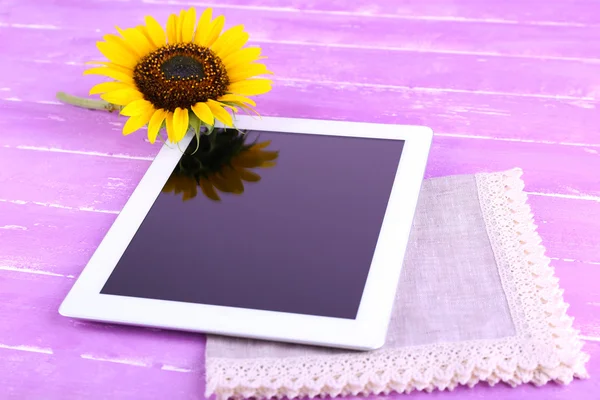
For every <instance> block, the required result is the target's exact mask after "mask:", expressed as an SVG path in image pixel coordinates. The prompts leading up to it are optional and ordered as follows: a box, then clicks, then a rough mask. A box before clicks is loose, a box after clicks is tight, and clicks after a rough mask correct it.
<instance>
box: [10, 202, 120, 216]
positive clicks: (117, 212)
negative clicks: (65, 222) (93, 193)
mask: <svg viewBox="0 0 600 400" xmlns="http://www.w3.org/2000/svg"><path fill="white" fill-rule="evenodd" d="M0 203H9V204H17V205H27V204H34V205H36V206H42V207H48V208H60V209H63V210H73V211H89V212H97V213H104V214H119V213H120V211H115V210H101V209H98V208H93V207H70V206H63V205H60V204H52V203H42V202H39V201H24V200H9V199H0Z"/></svg>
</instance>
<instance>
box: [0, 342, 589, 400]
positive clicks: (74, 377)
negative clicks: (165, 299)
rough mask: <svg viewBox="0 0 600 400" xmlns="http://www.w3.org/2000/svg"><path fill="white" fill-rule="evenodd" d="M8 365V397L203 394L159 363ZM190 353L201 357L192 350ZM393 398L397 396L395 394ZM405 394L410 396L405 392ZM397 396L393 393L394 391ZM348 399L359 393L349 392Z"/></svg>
mask: <svg viewBox="0 0 600 400" xmlns="http://www.w3.org/2000/svg"><path fill="white" fill-rule="evenodd" d="M585 351H587V352H588V353H589V354H590V355H591V361H590V362H589V363H588V369H589V372H590V374H592V376H596V375H597V374H598V373H600V361H599V360H600V343H594V342H588V343H587V344H586V346H585ZM0 357H2V360H3V362H5V363H6V367H7V368H6V370H5V371H4V372H3V374H2V375H1V376H0V385H1V387H2V388H3V391H4V392H5V393H8V396H9V397H8V398H9V399H13V398H14V399H37V398H44V399H61V400H62V399H64V400H80V399H82V398H95V397H98V396H99V395H102V396H103V397H106V398H110V399H115V400H120V399H123V400H129V399H132V398H135V399H140V400H146V399H148V400H154V399H157V398H168V399H170V400H200V399H204V398H205V397H204V396H203V393H204V377H203V374H204V372H203V371H202V372H199V373H198V372H191V373H180V372H174V371H164V370H160V369H158V368H144V367H138V366H133V365H124V364H119V363H114V362H101V361H94V360H87V359H80V358H75V357H69V356H65V355H62V354H56V355H48V354H40V353H34V352H24V351H14V350H7V349H0ZM189 357H190V358H195V359H197V358H196V356H195V355H192V354H190V355H189ZM599 389H600V384H599V381H598V380H597V379H593V378H592V379H589V380H585V381H575V382H573V383H572V384H570V385H568V386H558V385H548V386H546V387H544V388H543V389H540V388H536V387H533V386H530V385H523V386H520V387H518V388H514V389H513V388H510V387H508V386H507V385H497V386H495V387H494V389H493V393H494V398H495V399H502V400H520V399H523V398H535V396H542V397H540V398H543V399H552V400H570V399H572V398H575V397H577V398H584V399H591V398H593V396H594V395H595V393H597V391H598V390H599ZM489 395H490V391H489V387H488V386H487V385H485V384H480V385H477V386H476V387H475V388H473V389H467V388H464V387H459V388H457V389H455V390H454V391H452V392H445V393H443V396H444V398H448V399H465V398H467V397H470V398H477V399H479V398H486V397H489ZM431 396H436V394H428V393H423V392H415V393H412V394H411V395H410V398H411V399H419V400H420V399H422V400H427V399H428V398H430V397H431ZM393 397H394V398H395V397H396V396H393ZM403 397H406V396H403ZM390 398H392V397H390ZM347 399H348V400H354V399H355V400H360V398H352V397H348V398H347Z"/></svg>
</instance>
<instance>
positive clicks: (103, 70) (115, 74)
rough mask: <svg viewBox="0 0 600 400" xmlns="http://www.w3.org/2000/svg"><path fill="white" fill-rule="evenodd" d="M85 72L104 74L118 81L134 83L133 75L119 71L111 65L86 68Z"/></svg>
mask: <svg viewBox="0 0 600 400" xmlns="http://www.w3.org/2000/svg"><path fill="white" fill-rule="evenodd" d="M83 74H84V75H102V76H106V77H108V78H113V79H115V80H117V81H121V82H126V83H133V76H132V75H128V74H126V73H124V72H121V71H117V70H115V69H113V68H111V67H97V68H90V69H86V70H85V71H84V72H83Z"/></svg>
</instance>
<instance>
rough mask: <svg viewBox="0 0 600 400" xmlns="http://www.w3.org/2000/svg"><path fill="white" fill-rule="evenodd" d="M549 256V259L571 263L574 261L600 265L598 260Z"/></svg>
mask: <svg viewBox="0 0 600 400" xmlns="http://www.w3.org/2000/svg"><path fill="white" fill-rule="evenodd" d="M549 258H550V259H551V260H556V261H564V262H572V263H576V264H589V265H600V261H585V260H575V259H572V258H558V257H549Z"/></svg>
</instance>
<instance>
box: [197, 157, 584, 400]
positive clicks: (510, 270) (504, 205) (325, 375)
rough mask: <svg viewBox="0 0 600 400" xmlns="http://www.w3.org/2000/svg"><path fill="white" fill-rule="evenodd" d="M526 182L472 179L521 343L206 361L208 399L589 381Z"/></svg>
mask: <svg viewBox="0 0 600 400" xmlns="http://www.w3.org/2000/svg"><path fill="white" fill-rule="evenodd" d="M521 175H522V171H521V170H520V169H513V170H510V171H505V172H499V173H491V174H478V175H476V176H475V180H476V183H477V187H478V191H479V197H480V204H481V209H482V213H483V216H484V219H485V220H486V225H487V229H488V235H489V237H490V241H491V243H492V248H493V250H494V254H495V256H496V261H497V264H498V269H499V273H500V277H501V280H502V285H503V287H504V291H505V293H506V296H507V301H508V303H509V308H510V310H511V315H512V318H513V322H514V323H515V328H516V332H517V334H516V335H515V336H513V337H508V338H502V339H494V340H475V341H469V342H456V343H434V344H429V345H424V346H414V347H405V348H397V349H383V350H380V351H375V352H370V353H348V354H344V355H334V356H318V357H314V356H313V357H296V358H283V359H274V358H273V359H252V360H247V359H240V360H237V359H228V358H207V360H206V371H207V373H206V378H207V381H206V396H207V397H209V396H212V395H213V394H216V396H217V399H219V400H223V399H229V398H233V399H246V398H250V397H252V398H283V397H286V398H298V397H315V396H325V395H329V396H332V397H334V396H347V395H355V396H356V395H380V394H384V395H387V394H390V393H392V392H397V393H409V392H411V391H413V390H422V391H427V392H430V391H433V390H435V389H438V390H446V389H447V390H452V389H454V388H455V387H456V386H458V385H467V386H469V387H473V386H474V385H476V384H477V383H478V382H487V383H489V384H490V385H494V384H496V383H498V382H504V383H507V384H509V385H511V386H517V385H520V384H524V383H531V384H534V385H537V386H540V385H544V384H546V383H548V382H550V381H554V382H557V383H560V384H568V383H570V382H571V381H572V380H573V378H587V377H588V374H587V371H586V368H585V364H586V363H587V361H588V360H589V356H588V355H587V354H586V353H584V352H583V351H582V347H583V342H582V341H581V340H579V339H578V337H577V335H578V331H576V330H575V329H573V327H572V323H573V319H572V318H571V317H569V316H568V315H567V313H566V311H567V308H568V305H567V304H566V303H565V302H564V300H563V296H562V293H563V292H562V290H561V289H560V288H559V285H558V279H557V278H555V277H554V270H553V268H552V267H551V266H550V259H549V258H548V257H546V256H545V254H544V253H545V249H544V247H543V246H542V245H541V238H540V236H539V235H538V233H537V226H536V225H535V224H534V220H533V215H532V213H531V209H530V207H529V205H528V204H527V195H526V193H524V192H523V188H524V183H523V181H522V180H521ZM532 278H533V279H532Z"/></svg>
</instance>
